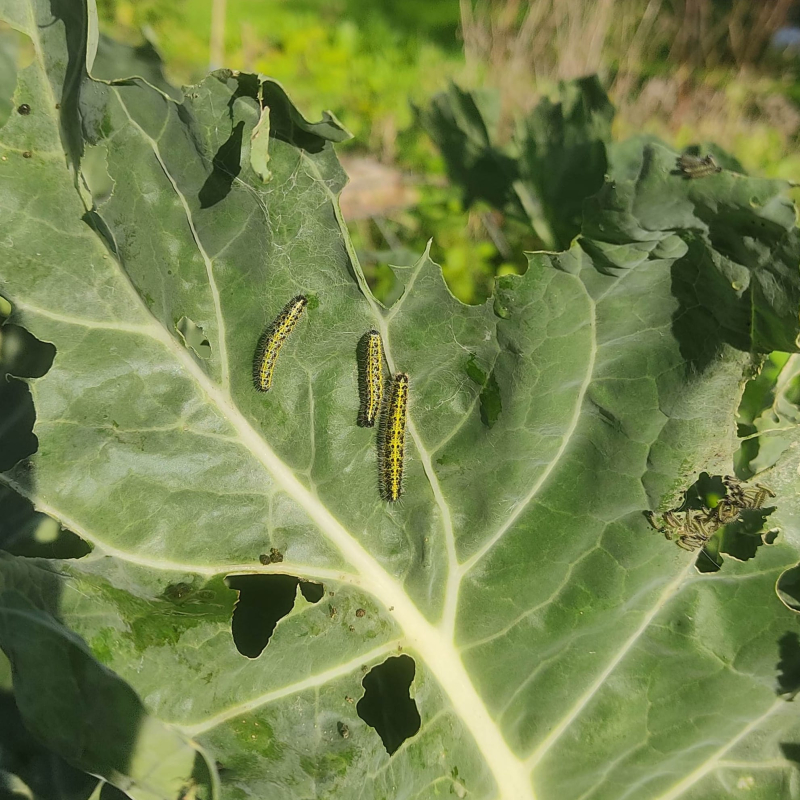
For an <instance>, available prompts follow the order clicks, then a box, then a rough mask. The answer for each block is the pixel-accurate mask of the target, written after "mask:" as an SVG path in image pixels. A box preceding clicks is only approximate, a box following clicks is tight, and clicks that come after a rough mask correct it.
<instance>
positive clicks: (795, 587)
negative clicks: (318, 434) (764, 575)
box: [775, 566, 800, 612]
mask: <svg viewBox="0 0 800 800" xmlns="http://www.w3.org/2000/svg"><path fill="white" fill-rule="evenodd" d="M775 591H776V592H777V593H778V597H779V598H780V600H781V602H782V603H783V604H784V605H785V606H786V608H789V609H791V610H792V611H797V612H800V566H796V567H791V568H790V569H787V570H786V571H785V572H784V573H783V574H782V575H781V576H780V578H778V583H777V585H776V587H775Z"/></svg>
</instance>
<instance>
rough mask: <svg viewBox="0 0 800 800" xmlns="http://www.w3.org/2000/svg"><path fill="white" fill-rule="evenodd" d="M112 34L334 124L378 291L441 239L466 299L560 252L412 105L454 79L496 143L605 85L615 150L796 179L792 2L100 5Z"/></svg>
mask: <svg viewBox="0 0 800 800" xmlns="http://www.w3.org/2000/svg"><path fill="white" fill-rule="evenodd" d="M98 5H99V11H100V15H101V21H102V27H103V31H104V32H105V33H106V34H108V35H109V36H111V37H113V38H115V39H117V40H120V41H123V42H126V43H128V44H137V43H142V42H144V41H145V40H147V41H149V42H151V43H153V44H154V45H155V46H156V47H157V48H158V49H159V50H160V52H161V53H162V55H163V57H164V59H165V62H166V70H167V76H168V78H169V79H170V80H171V81H172V82H173V83H175V84H176V85H181V84H188V83H193V82H195V81H197V80H199V79H201V78H202V77H203V76H204V75H205V73H206V72H207V71H208V69H209V68H215V67H219V66H223V65H224V66H226V67H231V68H234V69H241V70H247V71H257V72H261V73H264V74H266V75H269V76H271V77H274V78H276V79H278V80H280V81H282V82H283V83H284V84H285V86H286V87H287V89H288V91H289V93H290V95H291V96H292V98H293V99H294V101H295V102H296V103H297V104H298V106H299V107H300V109H301V111H302V112H303V113H304V114H305V115H306V116H307V117H309V118H313V119H317V118H319V116H320V114H321V112H322V110H323V109H329V110H331V111H333V112H334V113H335V114H336V115H337V117H339V119H340V120H341V121H342V122H343V123H344V124H345V126H346V127H347V128H348V129H349V130H351V131H352V132H353V134H354V139H353V140H352V141H350V142H348V143H347V144H345V145H342V146H340V147H339V153H340V155H341V157H342V159H343V161H344V164H345V168H346V170H347V171H348V173H349V174H350V176H351V181H352V184H351V187H350V188H349V190H348V191H347V192H346V194H345V197H344V199H343V205H344V211H345V215H346V217H347V218H348V220H349V224H350V228H351V233H352V235H353V237H354V240H355V242H356V245H357V248H358V250H359V253H360V255H361V257H362V260H363V262H364V265H365V268H366V269H367V271H368V274H369V277H370V279H371V281H372V282H373V285H374V286H375V287H376V290H377V292H378V294H384V295H385V294H387V293H388V292H389V291H390V287H391V280H392V279H391V274H390V272H389V270H388V268H387V266H386V265H387V264H388V263H395V264H407V263H410V262H411V261H413V259H414V258H415V257H416V255H418V254H419V253H420V252H421V251H422V249H423V247H424V245H425V242H426V240H427V239H428V238H429V237H432V238H433V242H434V243H433V250H432V255H433V257H434V259H435V260H437V261H439V262H440V263H441V264H442V266H443V269H444V273H445V277H446V279H447V281H448V283H449V285H450V287H451V289H452V290H453V292H454V293H455V294H456V296H458V297H459V298H460V299H462V300H464V301H465V302H479V301H481V300H483V299H484V298H485V297H486V296H487V295H488V294H489V293H490V292H491V287H492V281H493V278H494V276H495V275H497V274H503V273H506V272H516V271H521V270H522V269H524V265H525V257H524V251H525V250H531V249H537V248H540V247H542V246H543V245H546V244H547V242H546V241H545V240H543V239H542V237H540V236H537V234H536V231H535V230H533V229H532V228H531V226H530V225H525V224H520V223H519V221H518V220H515V219H513V217H512V216H509V215H507V214H504V213H502V210H501V209H497V208H493V207H491V206H490V205H488V204H487V203H485V202H484V201H481V200H478V201H477V202H474V203H472V204H470V206H469V207H468V208H467V207H465V204H464V201H463V197H462V190H461V189H460V188H459V187H457V186H454V185H452V184H451V183H450V182H449V181H448V179H447V177H446V172H447V171H446V165H445V162H444V160H443V158H442V156H441V154H440V152H439V150H438V149H437V147H436V146H435V145H434V143H433V141H432V140H431V139H430V138H429V137H428V135H427V134H426V131H425V128H424V126H423V124H422V122H421V120H420V118H419V116H418V115H417V114H415V111H414V108H415V107H419V108H424V107H425V106H426V105H427V104H428V103H429V102H430V100H431V98H432V97H433V96H434V95H435V94H436V93H437V92H441V91H443V90H445V89H447V86H448V84H449V82H450V81H454V82H456V83H457V84H458V85H459V86H461V87H463V88H468V89H473V88H491V89H493V90H495V91H496V93H497V97H499V110H498V118H497V131H496V137H497V139H498V140H499V141H500V142H501V143H502V141H503V140H504V139H509V138H510V137H511V136H512V131H513V129H514V126H515V125H516V124H517V123H516V121H517V120H518V119H519V118H520V117H522V116H523V115H525V114H527V113H528V112H529V111H530V110H531V109H532V108H533V107H534V106H535V105H536V104H537V102H538V101H539V100H540V99H541V98H542V97H548V96H550V97H552V96H554V95H555V94H556V93H557V91H558V85H559V81H561V80H565V79H570V78H576V77H580V76H582V75H587V74H591V73H597V74H598V75H599V76H600V80H601V82H602V84H603V85H604V86H605V87H606V89H607V90H608V92H609V94H610V97H611V99H612V101H613V103H614V105H615V106H616V108H617V114H616V116H615V118H614V122H613V137H614V138H616V139H620V138H627V137H629V136H631V135H634V134H653V135H656V136H658V137H659V138H661V139H663V140H665V141H666V142H668V143H670V144H672V145H673V146H675V147H676V148H683V147H685V146H687V145H689V144H691V143H693V142H703V141H713V142H715V143H716V144H718V145H719V146H721V147H722V148H724V149H725V150H727V151H729V152H730V153H732V154H733V155H734V156H735V157H736V158H737V159H738V161H739V162H740V163H741V164H742V165H743V167H744V168H745V169H746V170H747V171H748V172H753V173H756V174H762V175H765V176H772V177H783V178H786V179H789V180H793V179H794V180H798V179H800V152H798V148H797V144H798V134H800V108H799V107H798V104H800V80H799V79H798V76H799V72H800V45H798V43H797V39H798V35H800V32H798V30H797V27H796V26H800V3H798V2H796V0H527V2H525V0H460V2H459V0H402V2H396V1H395V0H292V2H288V0H98Z"/></svg>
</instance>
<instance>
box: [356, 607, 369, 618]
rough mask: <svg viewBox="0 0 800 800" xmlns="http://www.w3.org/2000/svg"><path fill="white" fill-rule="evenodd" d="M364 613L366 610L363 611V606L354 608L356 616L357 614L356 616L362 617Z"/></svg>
mask: <svg viewBox="0 0 800 800" xmlns="http://www.w3.org/2000/svg"><path fill="white" fill-rule="evenodd" d="M366 613H367V612H366V611H364V609H363V608H357V609H356V616H357V617H363V616H364V615H365V614H366Z"/></svg>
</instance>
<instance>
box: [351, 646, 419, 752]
mask: <svg viewBox="0 0 800 800" xmlns="http://www.w3.org/2000/svg"><path fill="white" fill-rule="evenodd" d="M415 672H416V664H415V663H414V659H412V658H410V657H409V656H405V655H403V656H392V657H391V658H387V659H386V661H384V662H383V664H378V665H377V666H376V667H374V668H373V669H372V670H370V672H369V673H368V674H367V675H365V676H364V679H363V680H362V681H361V684H362V686H363V687H364V696H363V697H362V698H361V700H359V701H358V704H357V705H356V711H357V712H358V716H359V717H361V719H363V720H364V722H366V723H367V725H369V726H370V727H372V728H375V730H376V731H377V732H378V735H379V736H380V737H381V741H382V742H383V746H384V747H385V748H386V751H387V752H388V753H389V755H391V754H392V753H394V752H395V751H396V750H397V748H398V747H400V745H401V744H403V742H404V741H405V740H406V739H408V738H409V737H411V736H413V735H414V734H415V733H417V731H419V728H420V716H419V711H418V710H417V704H416V703H415V702H414V700H412V699H411V696H410V695H409V689H410V687H411V683H412V681H413V680H414V673H415Z"/></svg>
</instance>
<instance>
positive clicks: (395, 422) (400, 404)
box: [379, 372, 408, 503]
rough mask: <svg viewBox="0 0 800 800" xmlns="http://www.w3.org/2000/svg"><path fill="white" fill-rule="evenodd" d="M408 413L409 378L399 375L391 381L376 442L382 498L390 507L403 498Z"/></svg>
mask: <svg viewBox="0 0 800 800" xmlns="http://www.w3.org/2000/svg"><path fill="white" fill-rule="evenodd" d="M407 411H408V375H406V373H405V372H398V373H397V374H396V375H395V376H394V378H392V385H391V389H390V391H389V402H388V404H387V408H386V413H385V414H384V415H383V418H382V420H381V435H380V439H379V448H380V458H379V469H380V490H381V497H382V498H383V499H384V500H388V501H389V502H390V503H394V502H395V501H397V500H399V499H400V496H401V495H402V494H403V460H404V457H405V452H404V451H405V436H406V412H407Z"/></svg>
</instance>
